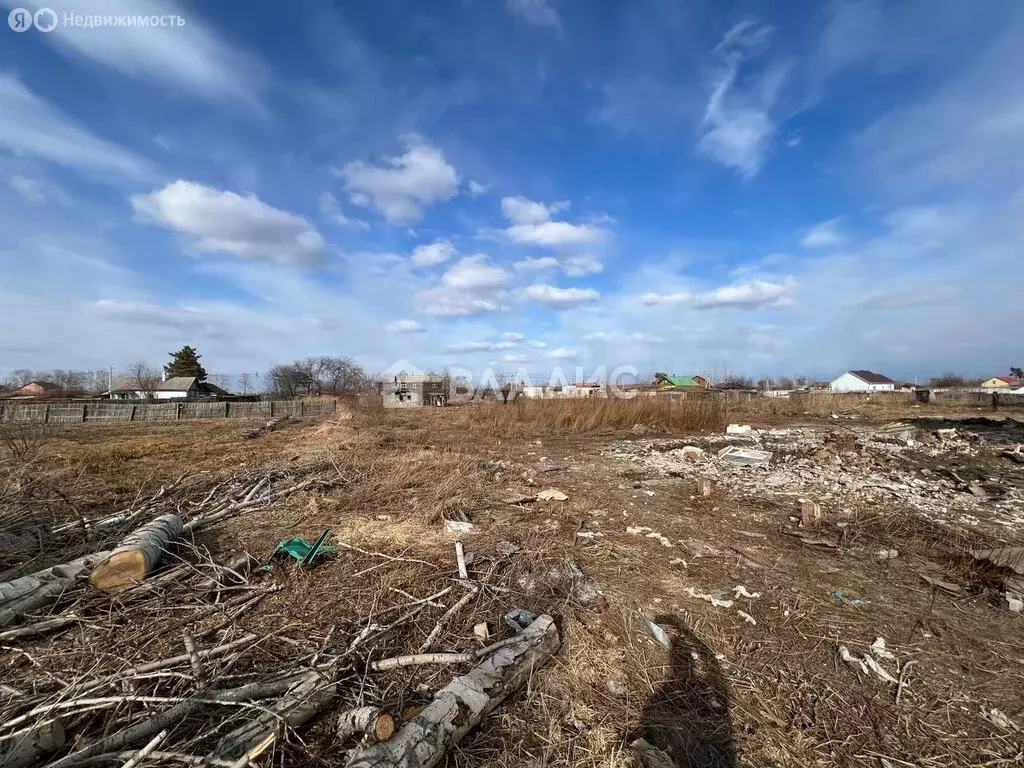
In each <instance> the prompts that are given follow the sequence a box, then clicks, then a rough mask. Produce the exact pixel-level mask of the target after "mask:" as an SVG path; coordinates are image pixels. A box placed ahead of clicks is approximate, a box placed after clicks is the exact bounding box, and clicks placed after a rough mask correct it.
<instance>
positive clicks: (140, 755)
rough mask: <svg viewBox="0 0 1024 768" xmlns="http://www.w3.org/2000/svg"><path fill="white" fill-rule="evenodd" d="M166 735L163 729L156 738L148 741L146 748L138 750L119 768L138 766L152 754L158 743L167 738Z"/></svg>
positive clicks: (165, 730)
mask: <svg viewBox="0 0 1024 768" xmlns="http://www.w3.org/2000/svg"><path fill="white" fill-rule="evenodd" d="M167 733H168V731H167V729H166V728H164V729H163V730H162V731H160V733H158V734H157V735H156V736H154V737H153V738H152V739H150V740H149V743H148V744H146V746H144V747H143V748H142V749H140V750H139V751H138V752H137V753H136V754H135V756H134V757H132V758H131V759H129V760H128V761H127V762H125V764H124V765H122V766H121V768H135V766H137V765H139V764H140V763H141V762H142V761H143V760H145V759H146V758H147V757H149V755H151V754H152V753H153V750H154V749H156V748H157V747H159V746H160V743H161V742H162V741H163V740H164V739H166V738H167Z"/></svg>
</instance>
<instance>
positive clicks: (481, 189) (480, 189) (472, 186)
mask: <svg viewBox="0 0 1024 768" xmlns="http://www.w3.org/2000/svg"><path fill="white" fill-rule="evenodd" d="M467 186H468V187H469V194H470V196H472V197H480V195H486V194H487V191H488V190H489V189H490V187H488V186H487V185H485V184H481V183H480V182H479V181H473V179H470V180H469V184H468V185H467Z"/></svg>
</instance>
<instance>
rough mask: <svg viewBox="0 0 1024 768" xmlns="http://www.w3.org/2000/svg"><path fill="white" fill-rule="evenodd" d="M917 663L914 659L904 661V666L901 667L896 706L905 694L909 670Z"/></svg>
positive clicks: (897, 684)
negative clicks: (904, 689) (904, 688)
mask: <svg viewBox="0 0 1024 768" xmlns="http://www.w3.org/2000/svg"><path fill="white" fill-rule="evenodd" d="M915 664H917V662H916V661H915V660H914V659H911V660H910V661H905V662H903V666H902V667H900V679H899V681H897V683H896V706H899V704H900V697H902V696H903V687H904V686H905V685H906V684H907V670H908V669H910V668H911V667H912V666H914V665H915Z"/></svg>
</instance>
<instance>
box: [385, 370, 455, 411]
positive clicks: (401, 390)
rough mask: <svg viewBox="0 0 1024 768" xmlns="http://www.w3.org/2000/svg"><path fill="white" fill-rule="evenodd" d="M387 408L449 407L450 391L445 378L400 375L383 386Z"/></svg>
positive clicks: (426, 375) (425, 375)
mask: <svg viewBox="0 0 1024 768" xmlns="http://www.w3.org/2000/svg"><path fill="white" fill-rule="evenodd" d="M381 397H382V398H383V400H384V406H385V407H386V408H403V407H407V406H419V405H447V404H448V390H447V389H446V388H445V381H444V378H442V377H441V376H431V375H429V374H407V373H404V372H402V373H399V374H397V375H395V376H392V377H391V378H390V379H389V380H387V381H384V382H383V383H382V384H381Z"/></svg>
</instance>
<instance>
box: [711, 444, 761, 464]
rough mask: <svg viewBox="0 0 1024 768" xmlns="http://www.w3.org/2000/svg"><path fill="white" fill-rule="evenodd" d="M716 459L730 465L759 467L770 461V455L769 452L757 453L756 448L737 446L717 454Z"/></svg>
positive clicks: (726, 448) (731, 446) (724, 449)
mask: <svg viewBox="0 0 1024 768" xmlns="http://www.w3.org/2000/svg"><path fill="white" fill-rule="evenodd" d="M718 458H719V459H721V460H722V461H727V462H729V463H730V464H740V465H742V466H748V467H760V466H762V465H763V464H766V463H768V462H769V461H771V459H772V454H771V451H759V450H757V449H756V448H741V447H740V446H738V445H730V446H727V447H725V448H723V449H722V450H720V451H719V452H718Z"/></svg>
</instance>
